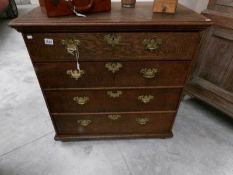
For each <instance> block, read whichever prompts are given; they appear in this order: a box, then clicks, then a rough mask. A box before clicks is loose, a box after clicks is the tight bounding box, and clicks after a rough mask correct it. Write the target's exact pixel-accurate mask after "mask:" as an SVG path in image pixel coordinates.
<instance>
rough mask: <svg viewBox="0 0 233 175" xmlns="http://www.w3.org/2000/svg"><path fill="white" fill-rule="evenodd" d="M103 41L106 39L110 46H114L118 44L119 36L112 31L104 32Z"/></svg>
mask: <svg viewBox="0 0 233 175" xmlns="http://www.w3.org/2000/svg"><path fill="white" fill-rule="evenodd" d="M104 41H106V42H107V44H108V45H110V46H111V47H116V46H118V45H120V41H121V36H120V35H118V34H114V33H110V34H106V35H104Z"/></svg>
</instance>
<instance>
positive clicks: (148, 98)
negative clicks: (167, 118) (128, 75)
mask: <svg viewBox="0 0 233 175" xmlns="http://www.w3.org/2000/svg"><path fill="white" fill-rule="evenodd" d="M153 99H154V96H153V95H140V96H138V100H139V101H141V102H142V103H145V104H146V103H149V102H150V101H151V100H153Z"/></svg>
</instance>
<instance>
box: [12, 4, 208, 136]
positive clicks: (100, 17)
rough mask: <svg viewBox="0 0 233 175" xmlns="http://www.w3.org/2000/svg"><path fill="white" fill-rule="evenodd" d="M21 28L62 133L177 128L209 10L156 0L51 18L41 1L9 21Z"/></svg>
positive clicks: (163, 132)
mask: <svg viewBox="0 0 233 175" xmlns="http://www.w3.org/2000/svg"><path fill="white" fill-rule="evenodd" d="M10 25H11V26H12V27H14V28H16V29H17V30H18V31H20V32H22V34H23V37H24V40H25V43H26V46H27V49H28V52H29V54H30V57H31V60H32V63H33V66H34V68H35V72H36V74H37V77H38V80H39V83H40V86H41V89H42V92H43V94H44V97H45V100H46V102H47V106H48V109H49V112H50V115H51V119H52V121H53V124H54V128H55V131H56V136H55V139H56V140H72V139H88V138H127V137H160V138H166V137H171V136H172V126H173V123H174V120H175V116H176V113H177V110H178V107H179V103H180V98H181V94H182V90H183V87H184V85H185V81H186V79H187V76H188V72H189V69H190V66H191V63H192V60H193V57H194V55H195V53H196V51H197V50H198V46H199V42H200V32H201V31H203V30H205V28H206V27H207V26H209V25H210V23H209V22H207V21H206V18H204V17H202V16H201V15H198V14H196V13H195V12H193V11H191V10H189V9H187V8H185V7H183V6H178V10H177V13H176V14H175V15H162V14H153V13H152V2H143V3H137V6H136V8H135V9H126V8H125V9H122V8H121V5H120V3H112V11H111V12H109V13H100V14H91V15H88V17H87V18H77V17H59V18H46V17H45V15H43V14H42V13H41V12H40V9H39V8H36V9H34V10H32V11H31V12H29V13H27V14H25V15H22V16H21V17H19V18H18V19H16V20H14V21H12V22H11V24H10Z"/></svg>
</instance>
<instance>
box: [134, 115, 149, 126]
mask: <svg viewBox="0 0 233 175" xmlns="http://www.w3.org/2000/svg"><path fill="white" fill-rule="evenodd" d="M149 121H150V119H149V118H147V117H138V118H136V122H137V123H138V124H139V125H146V124H147V123H148V122H149Z"/></svg>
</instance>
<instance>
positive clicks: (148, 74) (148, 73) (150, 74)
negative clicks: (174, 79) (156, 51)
mask: <svg viewBox="0 0 233 175" xmlns="http://www.w3.org/2000/svg"><path fill="white" fill-rule="evenodd" d="M140 73H141V74H142V76H143V77H144V78H147V79H151V78H154V77H155V74H156V73H158V69H156V68H143V69H141V70H140Z"/></svg>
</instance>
